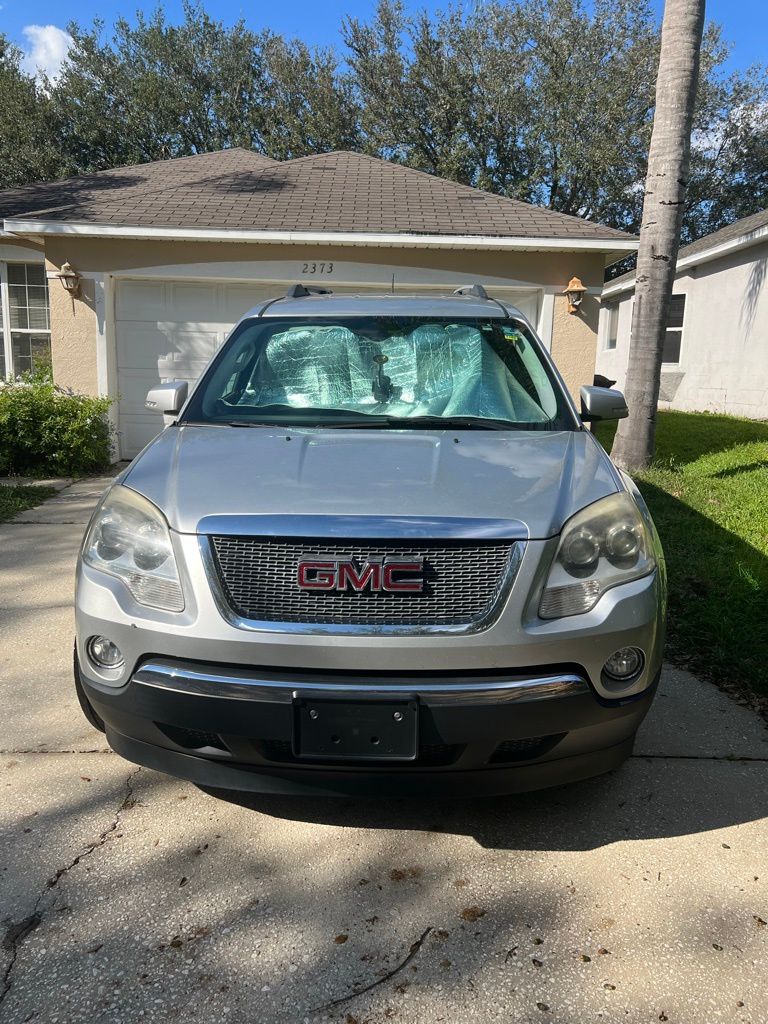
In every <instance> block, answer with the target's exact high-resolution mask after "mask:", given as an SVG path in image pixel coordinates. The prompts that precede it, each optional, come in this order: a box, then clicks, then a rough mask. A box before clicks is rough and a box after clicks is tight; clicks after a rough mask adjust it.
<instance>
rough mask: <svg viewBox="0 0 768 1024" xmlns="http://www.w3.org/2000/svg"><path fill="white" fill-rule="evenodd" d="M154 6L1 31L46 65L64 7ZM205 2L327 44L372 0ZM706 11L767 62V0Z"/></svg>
mask: <svg viewBox="0 0 768 1024" xmlns="http://www.w3.org/2000/svg"><path fill="white" fill-rule="evenodd" d="M406 2H407V3H408V6H409V7H411V8H413V9H418V8H422V7H426V8H428V9H432V10H434V9H439V8H444V7H446V6H447V5H448V4H447V0H406ZM465 2H467V0H465ZM154 6H155V0H148V2H146V3H141V2H140V0H79V2H78V3H77V4H75V5H74V6H72V5H62V4H61V3H60V2H59V0H24V2H20V0H0V31H2V32H3V33H5V34H6V35H7V36H9V37H10V38H11V39H12V40H13V41H14V42H16V43H18V44H19V46H21V47H22V49H23V50H24V51H25V52H26V53H28V54H29V66H30V67H32V66H33V65H34V63H35V62H37V63H38V64H43V65H46V66H49V67H50V66H52V65H55V63H56V61H57V60H58V59H59V58H60V56H61V53H62V52H63V48H64V45H65V37H64V36H63V35H61V34H60V32H56V31H55V29H59V30H61V29H64V28H65V22H66V17H63V15H64V13H65V12H69V11H71V12H73V13H74V14H75V15H76V17H77V20H78V21H79V22H80V23H86V24H87V23H89V22H90V21H91V20H92V19H93V18H94V17H96V16H100V17H102V18H103V19H104V20H106V21H107V22H109V21H110V20H112V19H113V18H115V17H117V16H118V15H128V16H129V17H130V16H131V15H132V14H133V12H134V11H135V10H136V9H137V8H140V7H143V8H144V9H145V10H148V9H151V8H152V7H154ZM164 6H165V8H166V10H167V11H168V13H169V15H170V16H173V15H175V14H178V12H179V11H180V9H181V3H180V2H179V0H168V2H167V3H165V5H164ZM206 6H207V7H208V9H209V10H210V11H211V13H212V14H214V15H215V16H217V17H219V18H221V19H222V20H224V21H234V20H236V19H237V18H238V17H239V16H240V15H241V14H242V15H244V16H245V19H246V21H247V22H248V23H249V24H250V25H251V26H252V27H253V28H260V27H265V26H266V27H269V28H271V29H272V30H273V31H275V32H279V33H281V34H283V35H286V36H300V37H302V38H303V39H305V40H306V41H307V42H310V43H318V44H321V45H326V44H332V43H335V42H336V41H337V40H338V38H339V37H338V26H339V24H340V22H341V19H342V17H343V16H344V15H345V14H350V15H354V16H356V17H362V18H366V17H368V16H369V15H370V13H371V11H372V10H373V8H374V0H321V2H320V3H318V0H291V2H290V3H284V4H269V5H264V7H263V8H262V10H261V11H256V12H255V11H254V8H253V6H252V5H250V4H248V5H243V4H242V3H241V2H240V0H207V3H206ZM654 6H655V7H656V8H657V9H658V10H659V12H661V10H662V7H663V0H654ZM707 16H708V18H710V19H713V20H715V21H719V22H720V23H721V24H722V25H723V27H724V30H725V36H726V38H727V39H729V40H730V41H731V42H732V43H733V44H734V50H733V53H732V56H731V61H730V64H731V66H732V67H733V68H738V67H746V66H747V65H749V64H752V63H754V62H756V61H761V62H768V18H767V17H766V0H708V3H707ZM51 27H53V29H51Z"/></svg>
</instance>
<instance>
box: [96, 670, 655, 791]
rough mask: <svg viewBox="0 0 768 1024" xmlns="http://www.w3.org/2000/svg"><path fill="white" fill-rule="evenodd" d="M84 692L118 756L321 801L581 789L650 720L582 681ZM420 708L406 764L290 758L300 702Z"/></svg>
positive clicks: (213, 679)
mask: <svg viewBox="0 0 768 1024" xmlns="http://www.w3.org/2000/svg"><path fill="white" fill-rule="evenodd" d="M77 671H78V672H79V677H80V683H81V685H82V687H83V690H84V692H85V694H86V696H87V698H88V700H89V701H90V703H91V704H92V705H93V707H94V708H95V710H96V711H97V713H98V714H99V715H100V717H101V718H102V719H103V721H104V723H105V726H106V730H107V738H108V740H109V742H110V744H111V746H112V747H113V748H114V749H115V750H116V751H117V752H118V753H120V754H122V755H123V756H124V757H126V758H127V759H128V760H132V761H135V762H137V763H139V764H142V765H146V766H148V767H151V768H156V769H159V770H161V771H165V772H168V773H169V774H171V775H176V776H179V777H181V778H186V779H189V780H190V781H192V782H195V783H198V784H200V785H208V786H213V787H217V788H228V789H239V790H250V791H257V792H265V793H287V794H298V795H300V794H309V793H312V794H315V795H328V796H330V795H334V796H339V795H345V796H347V795H354V794H365V795H367V796H372V795H384V794H393V793H395V794H398V793H399V794H401V795H416V794H418V795H438V794H443V795H445V794H450V795H452V796H456V797H458V796H466V795H470V794H478V793H480V794H485V795H493V794H498V793H509V792H516V791H522V790H531V789H539V788H543V787H546V786H552V785H558V784H561V783H565V782H573V781H577V780H579V779H583V778H587V777H589V776H592V775H596V774H600V773H601V772H604V771H608V770H610V769H611V768H615V767H617V766H618V765H619V764H621V762H622V761H623V760H624V759H625V758H626V757H627V756H628V755H629V754H630V753H631V750H632V742H633V739H634V735H635V732H636V730H637V728H638V726H639V725H640V723H641V722H642V720H643V718H644V717H645V714H646V712H647V711H648V708H649V707H650V704H651V701H652V699H653V693H654V691H655V680H654V682H653V683H652V685H651V686H650V687H648V688H647V689H646V690H645V691H644V692H643V693H642V694H640V695H636V696H634V697H632V698H626V699H624V700H623V701H622V700H614V701H607V700H605V699H603V698H601V697H600V696H599V695H598V694H597V693H596V692H595V690H594V688H593V686H592V685H591V684H590V683H589V682H588V680H587V679H586V678H585V677H584V676H583V674H580V673H579V672H578V671H574V670H569V669H563V668H560V669H553V670H549V671H546V672H542V671H537V672H532V673H527V674H526V673H521V672H515V671H508V672H495V673H493V674H482V675H479V674H476V673H475V674H472V673H463V674H462V673H434V672H432V673H425V672H421V673H413V674H410V675H407V676H404V675H395V674H393V673H386V674H384V673H379V674H360V673H350V672H346V673H345V672H339V673H334V674H333V675H328V674H323V673H318V672H303V671H291V672H286V671H275V670H255V669H245V668H243V667H242V666H241V667H233V666H222V665H211V664H206V663H190V662H183V661H179V660H174V659H169V658H151V659H148V660H145V661H143V662H142V663H141V664H140V665H139V666H138V667H137V668H136V670H135V671H134V673H133V675H132V677H131V679H130V680H129V682H128V683H127V684H126V685H124V686H121V687H119V688H115V687H112V686H108V685H105V684H104V683H101V682H99V681H98V680H95V679H92V678H89V677H88V675H87V674H86V673H84V672H83V671H82V670H81V669H80V668H79V667H78V669H77ZM308 695H311V696H313V697H314V698H318V697H320V698H322V699H333V700H349V701H351V702H358V701H361V700H366V699H382V700H392V699H400V700H402V699H405V698H406V697H407V698H408V699H412V700H414V701H416V702H417V704H418V707H419V730H418V751H417V756H416V759H415V760H413V761H410V762H407V763H403V762H394V763H393V762H389V763H386V764H382V763H381V762H376V761H372V760H370V759H365V758H363V759H360V760H346V761H339V762H331V763H329V762H328V761H322V762H319V761H317V760H313V759H311V758H310V759H304V758H301V757H298V756H296V754H295V753H294V750H295V745H294V743H293V740H294V736H295V730H296V721H297V707H298V703H299V701H300V700H301V699H302V698H305V697H307V696H308Z"/></svg>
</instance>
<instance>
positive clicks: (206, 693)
mask: <svg viewBox="0 0 768 1024" xmlns="http://www.w3.org/2000/svg"><path fill="white" fill-rule="evenodd" d="M131 683H135V684H139V685H141V686H152V687H155V688H157V689H161V690H172V691H175V692H177V693H184V694H193V695H195V696H199V697H223V698H227V699H229V700H247V701H268V702H271V703H273V704H291V703H292V702H293V700H294V697H295V696H296V695H297V694H314V695H315V696H316V697H323V698H328V699H338V700H356V699H357V700H359V699H361V698H362V699H368V698H387V697H402V696H409V697H414V696H415V697H418V698H419V700H420V701H421V703H422V704H425V705H427V706H428V707H432V706H440V707H445V706H454V707H456V706H463V705H472V706H476V705H493V704H509V703H512V702H520V703H522V702H525V701H536V700H552V699H554V698H562V697H573V696H575V695H578V694H584V693H589V692H590V687H589V684H588V683H587V681H586V680H585V679H582V678H581V676H578V675H576V674H570V673H564V674H556V675H546V676H538V677H537V676H534V677H530V678H520V679H515V678H512V679H504V678H498V677H497V678H494V679H486V680H480V679H471V678H457V679H456V681H455V682H453V681H451V682H447V681H446V682H433V681H427V680H423V681H422V680H419V679H418V677H416V678H415V679H413V680H409V679H407V678H406V677H398V678H393V679H392V681H391V682H389V681H385V680H382V681H379V682H376V683H369V682H365V676H364V674H363V673H361V680H360V681H356V682H352V681H350V682H348V683H344V682H341V681H336V680H331V679H329V680H328V681H322V682H319V681H318V680H317V678H316V677H312V676H305V675H303V674H302V673H301V672H296V673H287V672H286V673H280V674H278V673H271V672H262V673H259V672H258V671H256V670H254V671H253V672H248V671H247V670H246V669H237V668H233V667H231V666H227V667H222V668H221V669H220V670H219V669H217V668H216V667H215V666H212V667H211V668H210V669H205V668H202V667H196V666H194V665H180V664H178V663H177V662H171V661H163V660H156V661H148V662H145V663H144V664H143V665H142V666H141V667H140V668H139V669H137V670H136V672H134V674H133V676H132V677H131Z"/></svg>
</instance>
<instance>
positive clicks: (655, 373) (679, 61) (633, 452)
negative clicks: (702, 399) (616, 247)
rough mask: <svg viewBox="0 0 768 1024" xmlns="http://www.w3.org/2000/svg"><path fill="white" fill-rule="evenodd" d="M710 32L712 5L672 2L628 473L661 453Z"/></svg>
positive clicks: (625, 430)
mask: <svg viewBox="0 0 768 1024" xmlns="http://www.w3.org/2000/svg"><path fill="white" fill-rule="evenodd" d="M703 28H704V0H666V5H665V9H664V21H663V23H662V29H661V52H660V55H659V72H658V76H657V79H656V111H655V114H654V119H653V133H652V135H651V147H650V152H649V155H648V173H647V175H646V180H645V198H644V201H643V221H642V225H641V228H640V247H639V250H638V256H637V273H636V278H635V303H634V309H633V314H632V334H631V341H630V347H629V363H628V366H627V383H626V395H627V403H628V405H629V409H630V414H629V418H628V419H625V420H622V421H621V422H620V423H619V429H618V431H617V433H616V439H615V441H614V444H613V450H612V453H611V454H612V456H613V458H614V460H615V461H616V462H617V463H618V464H619V465H620V466H621V467H623V468H624V469H628V470H637V469H642V468H644V467H645V466H647V465H648V463H649V462H650V460H651V459H652V457H653V454H654V450H655V430H656V407H657V404H658V400H659V383H660V380H661V357H662V347H663V344H664V333H665V329H666V323H667V317H668V315H669V304H670V300H671V297H672V284H673V281H674V275H675V265H676V262H677V251H678V247H679V245H680V228H681V226H682V222H683V211H684V208H685V197H686V191H687V188H688V173H689V169H690V153H691V129H692V127H693V118H694V111H695V105H696V86H697V82H698V76H699V57H700V49H701V39H702V31H703Z"/></svg>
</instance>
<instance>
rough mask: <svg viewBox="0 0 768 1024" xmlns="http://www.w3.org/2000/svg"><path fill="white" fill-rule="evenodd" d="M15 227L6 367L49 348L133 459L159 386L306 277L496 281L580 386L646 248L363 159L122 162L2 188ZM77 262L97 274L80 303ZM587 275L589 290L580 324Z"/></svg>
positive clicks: (10, 230) (9, 262) (10, 236)
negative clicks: (106, 399)
mask: <svg viewBox="0 0 768 1024" xmlns="http://www.w3.org/2000/svg"><path fill="white" fill-rule="evenodd" d="M0 221H3V222H4V231H3V232H0V275H1V281H2V313H3V316H2V327H3V330H4V335H5V343H4V359H3V365H2V367H1V368H2V370H3V372H4V373H6V374H7V375H11V374H13V373H18V372H20V371H23V370H27V369H29V368H30V366H31V365H33V363H34V362H35V360H36V359H37V360H39V359H41V358H43V357H45V356H46V355H47V354H48V353H50V356H51V357H52V361H53V373H54V378H55V380H56V381H57V382H58V383H60V384H62V385H64V386H69V387H72V388H75V389H77V390H79V391H84V392H89V393H91V394H101V395H109V396H111V397H112V398H113V399H114V400H115V405H114V407H113V408H114V417H115V422H116V426H117V428H118V437H119V446H120V450H119V454H120V455H121V456H122V457H123V458H126V457H131V456H133V455H135V454H136V453H137V452H138V451H139V450H140V449H141V448H142V447H143V445H145V444H146V443H147V442H148V441H149V440H150V439H151V438H152V437H153V436H154V434H155V433H157V431H158V430H160V429H161V426H162V422H161V418H160V417H159V416H157V415H156V414H154V413H151V412H148V411H147V410H146V409H145V408H144V397H145V394H146V392H147V391H148V389H149V388H150V387H152V386H153V385H154V384H156V383H157V382H158V381H161V380H169V379H172V378H182V379H187V380H190V381H193V380H195V379H196V378H197V377H198V375H199V374H200V372H201V370H202V369H203V367H204V366H205V364H206V362H207V361H208V359H209V358H210V357H211V355H212V354H213V352H214V351H215V350H216V347H217V346H218V345H220V344H221V342H222V341H223V339H224V337H225V336H226V334H227V332H228V331H229V329H230V328H231V326H232V325H233V323H234V322H235V321H236V320H237V319H238V318H239V317H240V316H241V315H242V314H243V313H245V312H246V311H247V310H248V309H249V308H250V307H252V306H253V305H255V304H256V303H258V302H259V301H261V300H263V299H265V298H267V297H272V296H275V295H279V294H281V293H282V292H283V291H284V290H285V288H286V286H287V285H288V284H291V283H293V282H296V281H302V282H304V283H306V284H318V285H324V286H327V287H330V288H332V289H333V290H334V291H340V292H350V291H377V290H378V291H389V290H391V289H396V290H398V291H400V292H407V291H409V290H410V291H416V290H422V291H423V290H425V289H426V290H446V289H454V288H456V287H458V286H460V285H464V284H468V283H472V282H475V281H477V282H481V283H482V284H484V285H486V286H487V287H488V288H489V290H490V292H491V294H493V295H497V296H499V297H503V298H505V299H510V300H512V301H513V302H514V303H515V304H516V305H517V306H519V307H520V309H521V310H522V311H523V312H524V313H525V315H526V316H527V317H528V318H529V319H530V321H531V323H533V325H534V326H535V327H537V329H538V331H539V333H540V335H541V337H542V338H543V340H544V342H545V344H546V345H547V346H548V347H549V348H550V349H551V351H552V354H553V356H554V358H555V360H556V361H557V363H558V365H559V366H560V368H561V370H562V371H563V373H564V375H565V378H566V380H567V382H568V384H569V386H570V387H571V389H572V390H573V391H574V392H575V391H576V390H577V388H578V386H579V385H580V384H583V383H591V382H592V377H593V374H594V369H595V350H596V338H597V323H598V313H599V297H600V293H601V291H602V283H603V275H604V268H605V266H606V265H607V264H609V263H612V262H615V261H616V260H617V259H619V258H621V257H622V256H623V255H625V254H626V253H627V252H631V251H633V250H634V249H635V248H636V245H637V243H636V239H634V238H633V237H631V236H629V235H626V234H623V233H622V232H620V231H616V230H614V229H612V228H606V227H601V226H600V225H598V224H592V223H589V222H588V221H584V220H580V219H579V218H576V217H568V216H565V215H564V214H560V213H554V212H553V211H551V210H546V209H542V208H540V207H535V206H530V205H528V204H527V203H522V202H518V201H516V200H513V199H505V198H502V197H500V196H494V195H491V194H489V193H487V192H481V191H478V190H476V189H472V188H468V187H466V186H464V185H457V184H455V183H453V182H449V181H445V180H443V179H441V178H436V177H433V176H431V175H428V174H424V173H422V172H419V171H414V170H410V169H408V168H405V167H402V166H399V165H397V164H392V163H388V162H386V161H383V160H377V159H374V158H372V157H367V156H362V155H360V154H357V153H346V152H339V153H326V154H323V155H320V156H309V157H302V158H301V159H297V160H289V161H286V162H284V163H278V162H275V161H273V160H269V159H268V158H266V157H263V156H259V155H257V154H256V153H253V152H250V151H247V150H243V149H230V150H225V151H223V152H220V153H209V154H205V155H201V156H194V157H185V158H182V159H178V160H169V161H163V162H158V163H152V164H142V165H139V166H136V167H121V168H118V169H115V170H112V171H104V172H102V173H100V174H92V175H84V176H81V177H79V178H73V179H70V180H68V181H58V182H51V183H48V184H43V185H31V186H28V187H26V188H22V189H15V190H13V191H7V192H4V193H0ZM65 263H69V264H71V265H72V267H73V268H74V270H76V271H77V273H78V274H79V275H80V278H81V280H80V286H79V292H78V295H77V296H76V297H74V298H73V297H72V296H71V295H70V294H69V293H68V292H67V291H66V290H65V288H64V287H63V282H62V280H61V279H60V278H59V275H60V273H61V269H62V266H63V265H64V264H65ZM574 276H576V277H579V278H581V280H582V281H583V283H584V285H585V286H586V288H587V293H586V295H585V297H584V302H583V303H582V306H581V308H580V309H579V311H578V313H577V314H575V315H569V313H568V312H567V307H566V300H565V297H564V296H563V294H562V293H563V289H564V288H565V286H566V284H567V283H568V281H569V280H570V278H572V277H574ZM46 289H47V291H46ZM49 306H50V317H49ZM2 348H3V346H2V345H0V350H1V349H2Z"/></svg>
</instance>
